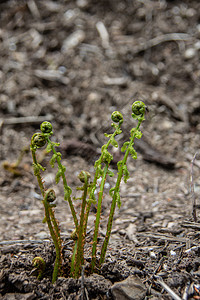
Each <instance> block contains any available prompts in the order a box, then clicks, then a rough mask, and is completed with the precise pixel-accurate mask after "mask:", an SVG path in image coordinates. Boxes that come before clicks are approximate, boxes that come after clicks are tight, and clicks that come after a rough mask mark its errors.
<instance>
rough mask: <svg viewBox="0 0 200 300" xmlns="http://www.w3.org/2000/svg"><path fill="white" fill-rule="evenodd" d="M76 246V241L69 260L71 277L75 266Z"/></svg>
mask: <svg viewBox="0 0 200 300" xmlns="http://www.w3.org/2000/svg"><path fill="white" fill-rule="evenodd" d="M77 245H78V241H77V240H76V241H75V244H74V251H73V254H72V259H71V276H72V277H73V275H74V266H75V260H76V253H77Z"/></svg>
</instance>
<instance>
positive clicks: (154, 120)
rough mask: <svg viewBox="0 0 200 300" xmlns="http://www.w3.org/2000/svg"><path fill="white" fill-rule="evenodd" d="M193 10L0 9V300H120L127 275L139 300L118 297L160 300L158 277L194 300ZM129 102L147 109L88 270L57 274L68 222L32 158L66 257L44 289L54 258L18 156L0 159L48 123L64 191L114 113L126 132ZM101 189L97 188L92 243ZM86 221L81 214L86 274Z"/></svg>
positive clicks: (185, 4)
mask: <svg viewBox="0 0 200 300" xmlns="http://www.w3.org/2000/svg"><path fill="white" fill-rule="evenodd" d="M199 12H200V3H199V1H198V0H196V1H195V0H188V1H187V0H184V1H178V0H177V1H176V0H174V1H172V0H171V1H167V0H162V1H153V0H148V1H128V0H124V1H119V0H117V1H112V0H110V1H95V0H77V1H70V0H58V1H49V0H47V1H40V0H38V1H36V0H35V1H34V0H29V1H21V0H18V1H17V0H10V1H6V0H4V1H1V3H0V14H1V15H0V18H1V28H0V54H1V55H0V135H1V149H0V150H1V151H0V160H1V162H2V166H1V169H0V191H1V194H0V200H1V201H0V210H1V218H0V239H1V244H0V246H1V248H0V251H1V258H0V294H1V296H0V297H1V299H122V298H120V297H121V296H120V293H119V294H118V297H117V298H116V293H115V292H114V288H113V286H114V284H115V283H116V282H121V281H123V280H125V279H126V278H130V279H131V278H132V277H134V278H136V277H137V279H139V280H140V282H141V284H142V285H141V289H143V290H144V293H140V295H139V296H138V297H136V296H133V294H132V295H131V296H130V295H129V296H128V295H126V296H124V297H125V298H124V299H172V295H171V294H170V292H169V291H167V290H166V288H163V286H162V285H161V283H160V280H161V279H162V280H163V282H164V283H165V284H166V285H167V286H168V287H169V288H171V290H173V292H174V293H175V294H176V296H177V297H178V296H179V297H180V299H200V290H199V286H200V284H199V282H200V247H199V230H200V223H199V219H200V215H199V211H198V204H199V203H198V197H199V196H198V195H199V192H200V179H199V178H200V177H199V168H200V160H199V159H200V158H199V156H198V155H197V156H196V160H195V161H194V164H192V166H193V180H192V181H191V169H192V167H191V160H192V158H193V157H194V154H195V153H196V152H197V151H198V150H199V148H200V139H199V134H200V125H199V121H200V100H199V99H200V85H199V82H200V60H199V58H200V24H199V22H200V13H199ZM137 99H140V100H142V101H144V103H145V104H146V105H147V106H148V109H149V113H148V114H147V116H146V121H145V122H144V124H143V125H142V132H143V138H142V140H141V141H139V142H138V143H136V149H137V151H138V159H137V160H136V161H133V160H132V159H131V158H129V161H128V168H129V171H130V175H131V176H130V179H129V180H128V182H127V184H124V183H122V186H121V200H122V205H121V208H120V210H119V209H117V210H116V214H115V218H114V224H113V232H112V237H111V240H110V244H109V249H108V253H107V257H106V262H105V264H104V265H103V267H102V269H101V270H100V271H99V274H93V275H90V276H87V273H86V274H85V275H84V276H82V278H80V279H79V280H75V279H72V278H70V277H69V276H68V275H69V274H68V272H67V268H68V266H67V264H68V261H69V260H70V257H71V254H72V249H73V243H72V242H71V241H70V240H69V237H70V234H71V232H72V231H73V221H72V218H71V216H70V212H69V208H68V206H67V203H66V202H65V201H63V192H62V186H61V185H60V184H59V185H57V186H56V185H55V184H54V175H55V172H56V170H54V169H51V168H50V167H49V166H48V165H47V161H48V160H47V158H44V160H43V162H42V164H43V165H46V167H47V171H46V172H45V173H44V180H45V184H46V187H49V186H52V187H54V188H55V190H56V193H57V207H56V210H55V213H56V217H57V219H58V220H59V223H60V227H61V234H62V237H63V241H64V248H63V256H64V258H65V261H66V266H65V277H60V278H59V279H58V280H57V282H56V283H55V284H54V285H52V284H51V276H52V269H53V263H54V259H55V251H54V247H53V244H52V243H51V239H49V233H48V229H47V225H46V224H43V223H42V219H43V207H42V203H41V196H40V192H39V189H38V185H37V181H36V179H35V178H34V176H33V172H32V160H31V155H30V153H29V152H28V153H27V154H26V155H25V156H24V158H23V160H22V162H21V164H20V165H19V168H17V169H16V170H17V174H15V175H14V174H13V173H11V172H9V171H8V170H6V169H5V168H3V162H4V166H6V164H5V161H7V162H8V163H10V164H11V163H14V162H16V160H17V158H18V157H19V154H20V151H21V149H23V148H24V147H26V148H28V147H29V144H30V138H31V136H32V134H33V133H34V132H35V131H37V130H38V129H39V125H40V123H41V122H42V121H43V120H51V122H52V124H53V127H54V137H53V139H54V140H55V141H58V142H60V143H61V147H60V151H61V152H62V155H63V160H64V164H65V165H66V167H67V178H68V183H69V185H70V186H71V187H72V189H73V190H75V187H76V186H77V184H78V179H77V175H78V174H79V172H80V171H81V170H82V169H84V170H88V171H90V172H91V173H92V172H93V169H92V164H93V162H94V161H95V159H96V156H97V154H98V153H99V151H100V147H101V146H102V144H103V143H104V142H105V139H104V137H103V133H104V132H108V130H109V129H110V115H111V113H112V111H114V110H120V111H122V113H123V115H124V118H125V119H126V122H124V125H123V131H124V132H125V133H124V135H123V138H122V140H121V141H120V142H122V141H123V140H125V139H126V137H127V136H128V134H129V130H130V129H131V127H132V126H134V125H135V123H134V121H132V120H131V118H130V114H131V112H130V109H131V104H132V102H133V101H134V100H137ZM127 120H128V121H127ZM126 133H127V134H126ZM41 155H42V153H41ZM115 156H116V157H117V154H116V153H115ZM116 157H115V158H116ZM8 163H7V167H8V166H9V165H8ZM113 169H114V170H115V165H113ZM16 175H18V176H16ZM112 182H113V179H109V185H108V188H107V190H106V191H105V197H104V204H103V208H102V220H101V221H102V223H101V228H100V236H99V241H100V243H101V241H102V240H103V237H104V235H105V230H106V221H107V217H108V214H109V207H110V198H109V196H108V191H109V186H112ZM191 182H192V184H191ZM191 187H192V188H193V189H194V193H191ZM194 199H196V201H197V207H196V215H197V218H196V220H195V219H194V216H193V215H192V210H193V207H192V205H193V201H194ZM75 205H76V209H77V211H78V209H79V203H78V202H76V203H75ZM93 210H94V211H95V209H93ZM94 219H95V212H91V216H90V218H89V224H88V236H87V244H86V253H87V255H86V258H85V259H86V267H87V264H88V263H89V257H90V252H89V251H90V248H91V243H90V242H91V240H92V231H91V230H90V229H92V228H93V222H94ZM35 256H42V257H43V258H44V259H45V261H46V265H47V266H46V271H45V274H44V277H43V279H42V280H41V281H39V280H37V278H36V276H35V274H34V272H33V266H32V260H33V258H34V257H35ZM131 276H132V277H131ZM174 299H175V298H174ZM177 299H178V298H177Z"/></svg>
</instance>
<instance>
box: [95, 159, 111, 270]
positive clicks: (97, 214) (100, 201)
mask: <svg viewBox="0 0 200 300" xmlns="http://www.w3.org/2000/svg"><path fill="white" fill-rule="evenodd" d="M108 166H109V165H108V163H106V166H105V168H104V172H103V175H102V180H101V185H100V191H99V197H98V206H97V213H96V221H95V229H94V236H93V245H92V261H91V271H92V272H94V268H95V263H96V251H97V238H98V233H99V224H100V217H101V206H102V199H103V191H104V185H105V182H106V175H107V172H108Z"/></svg>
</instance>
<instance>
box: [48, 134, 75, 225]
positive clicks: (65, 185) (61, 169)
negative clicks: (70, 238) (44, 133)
mask: <svg viewBox="0 0 200 300" xmlns="http://www.w3.org/2000/svg"><path fill="white" fill-rule="evenodd" d="M47 140H48V143H50V144H51V149H52V151H53V154H55V155H56V160H57V164H58V167H59V170H60V171H61V176H62V180H63V186H64V189H65V190H66V191H67V190H68V189H69V186H68V184H67V179H66V177H65V172H64V169H63V166H62V164H61V162H60V158H59V156H58V155H57V152H56V150H55V149H54V146H53V145H52V142H51V140H50V139H49V138H48V139H47ZM67 201H68V203H69V206H70V209H71V213H72V216H73V219H74V224H75V227H76V230H77V231H78V219H77V216H76V212H75V209H74V205H73V203H72V200H71V197H70V195H69V194H68V198H67Z"/></svg>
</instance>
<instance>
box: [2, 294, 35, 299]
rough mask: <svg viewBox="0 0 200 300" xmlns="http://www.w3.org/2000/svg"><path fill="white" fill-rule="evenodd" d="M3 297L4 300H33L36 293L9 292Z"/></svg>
mask: <svg viewBox="0 0 200 300" xmlns="http://www.w3.org/2000/svg"><path fill="white" fill-rule="evenodd" d="M1 299H2V300H33V299H36V295H35V294H34V293H27V294H19V293H17V294H15V293H7V294H6V295H4V296H3V298H1Z"/></svg>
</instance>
